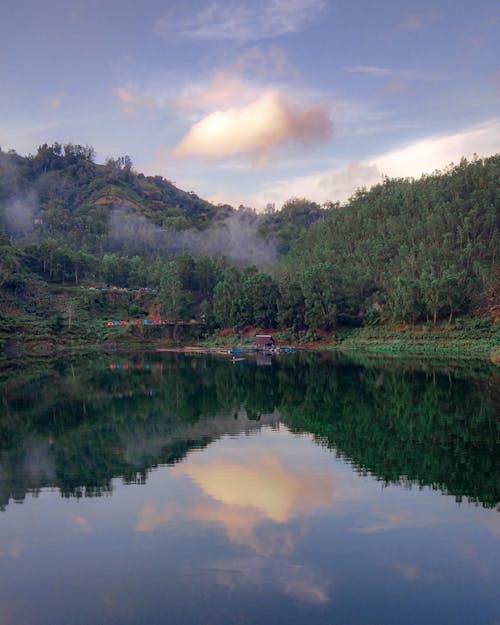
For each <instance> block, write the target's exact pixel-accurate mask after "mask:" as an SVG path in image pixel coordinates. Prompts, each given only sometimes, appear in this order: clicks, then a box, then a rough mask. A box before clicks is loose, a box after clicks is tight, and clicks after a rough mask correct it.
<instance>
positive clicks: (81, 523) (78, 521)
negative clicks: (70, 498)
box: [72, 514, 92, 534]
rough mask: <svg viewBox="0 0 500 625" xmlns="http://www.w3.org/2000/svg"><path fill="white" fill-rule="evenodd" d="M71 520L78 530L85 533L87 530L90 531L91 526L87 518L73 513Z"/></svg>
mask: <svg viewBox="0 0 500 625" xmlns="http://www.w3.org/2000/svg"><path fill="white" fill-rule="evenodd" d="M72 522H73V525H74V526H75V527H76V528H77V529H78V531H79V532H83V533H85V534H87V533H88V532H91V531H92V526H91V525H90V523H89V522H88V521H87V519H85V518H84V517H82V516H81V515H79V514H75V515H74V516H73V517H72Z"/></svg>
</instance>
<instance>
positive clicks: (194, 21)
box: [155, 0, 326, 41]
mask: <svg viewBox="0 0 500 625" xmlns="http://www.w3.org/2000/svg"><path fill="white" fill-rule="evenodd" d="M325 7H326V0H271V1H269V0H267V1H266V0H258V1H253V2H250V1H248V0H247V1H246V2H236V1H235V0H232V1H231V2H222V1H220V0H214V1H212V2H210V3H209V4H206V3H201V2H198V3H197V4H196V5H195V6H193V5H191V6H190V10H189V11H186V10H185V9H183V8H182V7H181V6H177V7H176V8H175V9H172V10H171V11H169V12H168V13H167V14H166V15H164V17H162V18H161V19H160V20H158V21H157V22H156V24H155V32H156V33H157V34H159V35H160V36H162V37H165V38H171V37H187V38H192V39H236V40H240V41H250V40H257V39H265V38H269V37H277V36H279V35H284V34H287V33H293V32H296V31H298V30H301V29H303V28H304V27H305V26H307V25H308V24H309V23H310V22H312V21H313V20H314V19H315V18H316V17H317V16H318V15H319V14H320V13H322V12H323V10H324V9H325Z"/></svg>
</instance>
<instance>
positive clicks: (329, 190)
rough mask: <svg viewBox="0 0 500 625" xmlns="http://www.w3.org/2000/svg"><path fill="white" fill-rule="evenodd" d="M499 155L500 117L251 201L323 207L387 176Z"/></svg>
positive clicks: (273, 187)
mask: <svg viewBox="0 0 500 625" xmlns="http://www.w3.org/2000/svg"><path fill="white" fill-rule="evenodd" d="M498 152H500V119H493V120H491V121H489V122H487V123H484V124H482V125H480V126H476V127H473V128H470V129H467V130H464V131H462V132H458V133H454V134H450V135H437V136H431V137H427V138H425V139H421V140H419V141H415V142H413V143H410V144H409V145H407V146H404V147H402V148H398V149H395V150H391V151H389V152H386V153H383V154H380V155H378V156H375V157H373V158H371V159H366V160H363V161H353V162H351V163H348V164H346V165H344V166H343V167H339V168H337V169H334V170H330V171H323V172H318V173H317V174H311V175H309V176H301V177H298V178H292V179H286V180H280V181H277V182H276V183H270V184H268V185H267V186H266V187H265V188H263V189H262V191H260V192H259V193H258V194H256V195H255V196H254V197H253V198H251V199H249V200H248V201H250V202H251V203H253V205H254V206H257V207H259V208H260V207H264V206H265V205H266V204H267V203H268V202H274V203H276V204H277V205H279V204H280V203H283V202H284V201H285V200H287V199H288V198H290V197H293V196H295V197H307V198H308V199H310V200H314V201H316V202H319V203H323V202H325V201H329V200H330V201H341V202H343V201H345V200H347V199H348V198H349V197H350V196H351V195H352V194H353V193H354V192H355V191H356V189H358V188H360V187H366V188H369V187H371V186H372V185H374V184H377V183H379V182H381V181H382V178H383V176H389V177H392V178H397V177H404V178H406V177H415V178H417V177H420V176H421V175H422V174H424V173H426V174H430V173H432V172H434V171H436V170H443V169H445V168H446V167H447V166H448V165H449V164H450V163H452V162H455V163H458V162H459V161H460V159H461V158H462V157H464V156H465V157H466V158H471V157H473V155H474V154H478V155H479V156H481V157H487V156H491V155H493V154H496V153H498Z"/></svg>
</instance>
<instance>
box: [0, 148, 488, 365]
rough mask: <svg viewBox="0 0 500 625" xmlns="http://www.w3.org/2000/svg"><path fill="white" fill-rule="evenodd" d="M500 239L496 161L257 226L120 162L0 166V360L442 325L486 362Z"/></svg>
mask: <svg viewBox="0 0 500 625" xmlns="http://www.w3.org/2000/svg"><path fill="white" fill-rule="evenodd" d="M499 225H500V155H497V156H494V157H491V158H488V159H475V160H474V161H472V162H467V161H465V160H464V161H462V162H461V163H460V164H459V165H458V166H453V167H450V168H448V169H447V170H446V171H445V172H442V173H440V172H436V173H435V174H433V175H432V176H425V177H422V178H421V179H419V180H413V179H396V180H389V179H386V180H385V181H384V182H383V183H382V184H379V185H376V186H375V187H373V188H372V189H370V190H369V191H366V190H360V191H358V192H357V193H356V194H355V195H354V196H353V197H352V198H351V199H350V200H349V201H348V202H347V203H346V204H344V205H342V206H341V205H339V204H338V203H337V204H334V203H331V202H330V203H328V207H327V208H321V207H320V206H318V205H317V204H315V203H314V202H309V201H308V200H306V199H298V198H293V199H291V200H289V201H288V202H286V203H285V204H284V206H283V207H282V208H281V210H278V211H275V210H269V211H268V212H267V213H266V214H262V215H259V214H257V213H256V212H255V211H253V210H252V209H248V208H244V207H240V208H239V209H237V210H235V209H233V208H232V207H230V206H214V205H212V204H210V203H209V202H206V201H204V200H202V199H200V198H198V197H197V196H195V195H194V194H193V193H186V192H184V191H181V190H180V189H177V188H176V187H175V185H173V184H172V183H171V182H169V181H168V180H165V179H163V178H161V177H159V176H156V177H147V176H144V175H143V174H140V173H137V172H135V171H134V170H133V168H132V164H131V161H130V159H129V158H128V157H123V158H121V159H116V160H110V161H108V162H107V163H106V164H104V165H99V164H96V163H94V161H93V150H92V148H89V147H82V146H74V145H71V144H70V145H66V146H63V147H61V146H60V145H59V144H54V145H52V146H47V145H44V146H41V147H40V148H39V149H38V152H37V154H36V155H34V156H28V157H21V156H19V155H17V154H16V153H15V152H9V153H7V154H6V153H3V152H1V151H0V254H1V255H0V345H3V351H4V352H5V353H19V351H21V352H23V351H24V352H27V351H30V350H31V349H32V348H33V346H34V345H36V346H38V347H40V348H41V349H45V347H44V346H54V345H60V344H75V342H76V343H77V344H81V343H84V344H86V345H87V346H88V345H90V344H93V345H96V346H98V345H99V344H101V343H102V341H103V340H104V339H105V338H106V337H108V334H109V333H108V332H107V331H106V332H103V331H102V327H103V323H104V322H105V321H108V320H109V319H133V318H141V317H146V316H149V317H150V318H158V317H168V318H169V319H184V320H189V319H192V318H197V319H198V320H199V321H200V320H201V321H203V333H204V334H205V335H210V334H211V333H213V332H214V331H217V330H218V329H219V328H227V327H232V328H233V329H235V330H238V329H242V328H244V327H246V326H251V327H255V328H261V329H273V328H277V327H279V328H281V329H286V330H287V334H286V335H283V336H286V337H287V338H286V339H285V340H295V339H296V338H297V333H303V336H304V340H311V339H315V338H317V337H318V336H328V337H330V338H332V337H333V338H335V339H336V340H337V341H338V340H341V337H342V336H343V334H342V333H343V332H344V328H352V327H359V326H365V330H368V329H370V328H372V330H373V328H375V327H376V326H377V325H378V324H388V323H389V324H392V325H391V328H396V330H394V329H391V330H390V333H391V336H393V334H394V331H395V332H396V333H397V332H399V330H397V326H395V325H394V324H401V323H403V324H422V323H423V324H427V325H428V326H429V327H430V328H434V327H435V326H436V325H438V324H439V323H440V322H442V323H446V324H447V328H448V329H451V324H453V323H454V325H453V329H454V332H458V333H459V334H460V340H462V339H464V340H465V339H468V336H469V335H468V334H467V332H468V330H467V328H469V326H470V323H471V321H470V318H473V319H474V320H475V321H474V324H475V326H474V336H475V335H476V334H477V332H479V329H480V328H479V327H481V328H482V329H483V330H484V332H483V330H481V332H483V334H484V333H486V334H484V336H483V337H482V338H484V340H485V344H486V345H487V346H491V345H493V344H495V340H496V339H495V338H494V335H496V334H498V331H497V328H498V324H497V321H498V315H499V305H500V289H499V280H498V276H499V275H500V264H499V261H498V259H499V251H500V250H499V246H500V239H499V236H498V234H499ZM464 318H465V321H466V323H465V326H464V325H463V323H464ZM467 318H469V320H467ZM455 319H456V322H455V321H454V320H455ZM461 324H462V325H461ZM478 324H479V325H478ZM200 327H201V326H200ZM97 328H101V330H99V331H97ZM464 328H466V330H464ZM157 330H158V331H157V332H156V334H155V333H153V332H149V330H148V332H147V333H145V331H144V332H141V333H139V332H137V329H134V328H129V329H123V330H121V331H120V333H119V335H118V334H117V333H116V331H114V336H119V337H120V338H121V340H123V341H130V340H132V341H133V340H136V341H138V342H140V341H143V340H145V339H148V338H151V339H153V338H155V337H156V338H159V337H160V336H162V334H161V332H159V329H157ZM447 331H448V330H447ZM464 332H465V334H466V335H467V336H465V335H464V336H462V334H463V333H464ZM375 334H376V332H375ZM365 335H366V336H365ZM365 335H363V336H364V338H363V341H364V342H366V341H368V342H369V343H370V342H373V331H370V332H369V333H368V334H367V333H366V332H365ZM431 335H432V336H435V333H434V330H432V331H431V332H430V334H429V336H431ZM486 335H487V336H486ZM110 336H111V334H109V337H110ZM384 336H385V334H384ZM406 336H409V334H407V335H406ZM109 337H108V338H109ZM393 338H394V337H393ZM398 344H399V343H398ZM13 345H14V347H12V346H13ZM20 346H21V349H20ZM23 346H24V347H23ZM481 349H482V348H481Z"/></svg>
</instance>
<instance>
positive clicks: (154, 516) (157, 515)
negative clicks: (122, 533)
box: [134, 504, 174, 533]
mask: <svg viewBox="0 0 500 625" xmlns="http://www.w3.org/2000/svg"><path fill="white" fill-rule="evenodd" d="M173 516H174V515H173V512H172V510H171V508H170V506H168V505H165V506H163V508H159V507H156V506H154V505H152V504H145V505H144V506H143V508H142V509H141V512H140V514H139V519H138V521H137V523H136V525H135V528H134V529H135V531H136V532H145V533H147V532H153V531H154V530H156V529H157V528H158V527H159V526H160V525H163V524H164V523H168V522H169V521H171V520H172V519H173Z"/></svg>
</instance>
